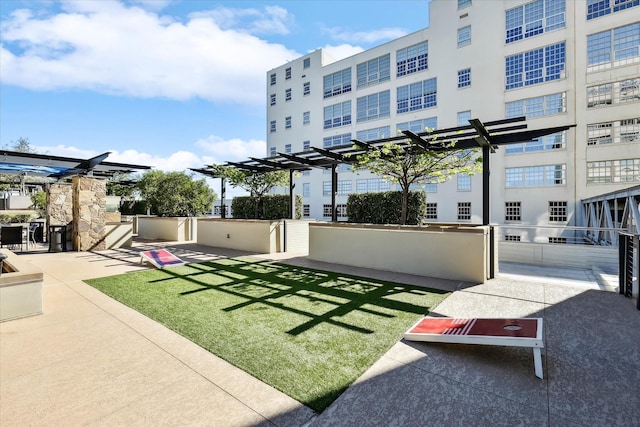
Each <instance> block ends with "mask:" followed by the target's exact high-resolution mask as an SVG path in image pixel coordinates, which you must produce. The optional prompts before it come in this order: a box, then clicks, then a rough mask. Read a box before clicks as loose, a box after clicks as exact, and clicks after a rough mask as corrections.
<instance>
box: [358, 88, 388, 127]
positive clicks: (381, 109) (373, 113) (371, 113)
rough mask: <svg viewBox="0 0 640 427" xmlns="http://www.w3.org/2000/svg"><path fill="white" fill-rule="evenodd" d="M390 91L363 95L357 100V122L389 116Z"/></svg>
mask: <svg viewBox="0 0 640 427" xmlns="http://www.w3.org/2000/svg"><path fill="white" fill-rule="evenodd" d="M390 98H391V97H390V91H388V90H385V91H383V92H378V93H374V94H371V95H368V96H363V97H361V98H358V100H357V103H358V104H357V110H358V111H357V114H358V116H357V117H358V119H357V120H358V122H364V121H367V120H374V119H379V118H382V117H389V115H390V107H389V105H390V101H391V99H390Z"/></svg>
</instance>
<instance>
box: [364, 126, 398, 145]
mask: <svg viewBox="0 0 640 427" xmlns="http://www.w3.org/2000/svg"><path fill="white" fill-rule="evenodd" d="M390 136H391V127H390V126H383V127H381V128H375V129H366V130H359V131H358V132H357V133H356V139H359V140H360V141H365V142H366V141H373V140H376V139H382V138H389V137H390Z"/></svg>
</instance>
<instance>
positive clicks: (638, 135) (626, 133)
mask: <svg viewBox="0 0 640 427" xmlns="http://www.w3.org/2000/svg"><path fill="white" fill-rule="evenodd" d="M629 142H635V143H640V118H635V119H626V120H617V121H615V122H605V123H594V124H590V125H587V145H604V144H612V143H616V144H617V143H629Z"/></svg>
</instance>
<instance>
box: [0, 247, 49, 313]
mask: <svg viewBox="0 0 640 427" xmlns="http://www.w3.org/2000/svg"><path fill="white" fill-rule="evenodd" d="M0 252H2V253H4V254H6V255H7V259H5V260H4V262H3V265H4V269H5V270H7V271H6V272H3V273H2V274H1V275H0V322H4V321H5V320H12V319H19V318H21V317H27V316H35V315H38V314H42V285H43V274H42V271H40V270H38V269H37V268H35V267H34V266H33V265H31V264H29V263H25V262H22V261H20V260H19V258H18V256H17V255H15V254H14V253H13V252H11V251H8V250H0Z"/></svg>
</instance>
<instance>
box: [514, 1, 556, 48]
mask: <svg viewBox="0 0 640 427" xmlns="http://www.w3.org/2000/svg"><path fill="white" fill-rule="evenodd" d="M505 24H506V25H505V26H506V42H507V43H513V42H515V41H518V40H522V39H523V38H528V37H533V36H536V35H538V34H542V33H544V32H549V31H552V30H556V29H558V28H564V26H565V0H536V1H533V2H530V3H527V4H524V5H522V6H518V7H514V8H513V9H509V10H507V11H506V13H505Z"/></svg>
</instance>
